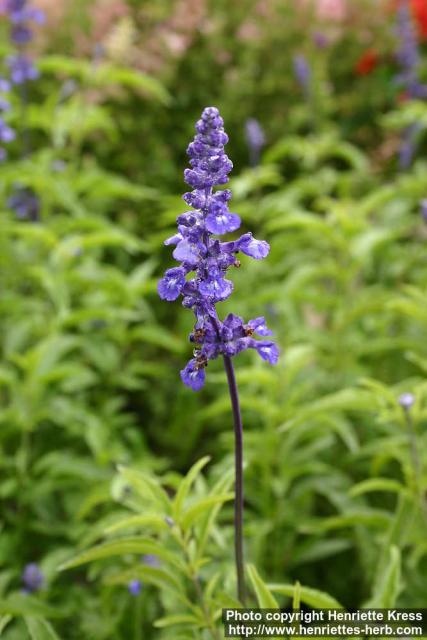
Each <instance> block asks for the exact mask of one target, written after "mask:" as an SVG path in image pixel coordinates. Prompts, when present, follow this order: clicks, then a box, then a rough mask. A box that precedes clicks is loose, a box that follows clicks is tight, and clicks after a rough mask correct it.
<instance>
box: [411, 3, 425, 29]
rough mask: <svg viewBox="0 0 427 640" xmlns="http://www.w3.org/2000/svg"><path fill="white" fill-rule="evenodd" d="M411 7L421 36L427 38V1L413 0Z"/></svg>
mask: <svg viewBox="0 0 427 640" xmlns="http://www.w3.org/2000/svg"><path fill="white" fill-rule="evenodd" d="M411 7H412V12H413V14H414V18H415V20H416V21H417V25H418V32H419V34H420V36H422V37H423V38H427V0H411Z"/></svg>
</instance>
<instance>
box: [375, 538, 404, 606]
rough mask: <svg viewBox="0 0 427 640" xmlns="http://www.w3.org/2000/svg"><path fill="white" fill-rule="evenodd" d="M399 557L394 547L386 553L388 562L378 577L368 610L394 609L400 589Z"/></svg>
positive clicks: (398, 551) (396, 548)
mask: <svg viewBox="0 0 427 640" xmlns="http://www.w3.org/2000/svg"><path fill="white" fill-rule="evenodd" d="M400 573H401V557H400V550H399V548H398V547H396V546H395V545H393V546H391V547H390V548H389V551H388V562H387V563H386V565H385V566H384V570H383V571H382V573H381V574H380V575H379V577H378V579H377V582H376V585H375V588H374V593H373V595H372V598H371V600H370V602H369V604H368V605H367V606H368V607H369V608H375V607H376V608H378V609H388V608H391V607H394V606H395V604H396V599H397V596H398V594H399V589H400Z"/></svg>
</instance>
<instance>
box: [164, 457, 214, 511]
mask: <svg viewBox="0 0 427 640" xmlns="http://www.w3.org/2000/svg"><path fill="white" fill-rule="evenodd" d="M209 460H210V457H209V456H205V457H204V458H201V459H200V460H198V461H197V462H196V463H195V464H193V466H192V467H191V469H190V470H189V472H188V473H187V475H186V476H185V478H184V479H183V480H182V482H181V484H180V485H179V488H178V491H177V492H176V496H175V500H174V501H173V513H174V517H175V518H176V519H177V520H179V519H180V517H181V512H182V508H183V506H184V501H185V499H186V497H187V495H188V492H189V491H190V489H191V485H192V484H193V482H194V481H195V479H196V478H197V476H198V475H199V473H200V472H201V470H202V469H203V467H205V466H206V465H207V464H208V462H209Z"/></svg>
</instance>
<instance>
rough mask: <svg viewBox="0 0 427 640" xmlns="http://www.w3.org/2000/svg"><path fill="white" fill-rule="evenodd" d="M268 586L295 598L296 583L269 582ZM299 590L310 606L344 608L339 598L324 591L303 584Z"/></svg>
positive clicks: (301, 596)
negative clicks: (336, 598)
mask: <svg viewBox="0 0 427 640" xmlns="http://www.w3.org/2000/svg"><path fill="white" fill-rule="evenodd" d="M267 586H268V588H269V589H270V591H273V592H274V593H280V594H281V595H284V596H288V597H289V598H294V596H295V585H293V584H269V585H267ZM299 591H300V599H301V602H304V604H307V605H308V606H309V607H314V608H316V609H343V606H342V604H340V603H339V602H338V600H335V598H333V597H332V596H330V595H329V594H328V593H325V592H324V591H319V590H318V589H311V588H310V587H302V586H300V590H299ZM261 606H262V605H261Z"/></svg>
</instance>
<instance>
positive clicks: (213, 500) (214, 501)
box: [180, 493, 234, 531]
mask: <svg viewBox="0 0 427 640" xmlns="http://www.w3.org/2000/svg"><path fill="white" fill-rule="evenodd" d="M233 498H234V493H224V494H223V495H216V496H208V497H207V498H202V499H201V500H199V501H198V502H197V503H196V504H193V505H192V506H191V507H189V508H188V509H187V510H186V511H185V512H184V514H183V515H182V518H181V520H180V523H181V526H182V528H183V529H184V531H186V530H187V529H189V527H191V525H192V524H193V523H194V521H195V520H197V519H198V518H200V516H202V515H204V514H205V512H206V511H208V509H209V508H210V507H214V506H215V505H218V504H219V505H222V504H223V503H224V502H228V501H229V500H233Z"/></svg>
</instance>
